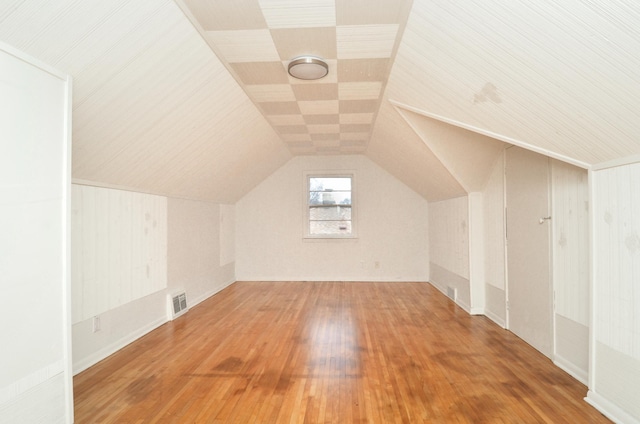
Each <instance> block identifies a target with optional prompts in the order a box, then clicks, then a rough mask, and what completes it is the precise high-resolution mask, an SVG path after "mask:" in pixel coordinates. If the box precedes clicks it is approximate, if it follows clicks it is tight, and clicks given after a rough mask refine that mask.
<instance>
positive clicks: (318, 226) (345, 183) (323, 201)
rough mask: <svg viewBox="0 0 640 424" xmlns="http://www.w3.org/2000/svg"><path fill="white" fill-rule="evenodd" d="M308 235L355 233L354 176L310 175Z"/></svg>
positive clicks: (320, 236) (329, 236)
mask: <svg viewBox="0 0 640 424" xmlns="http://www.w3.org/2000/svg"><path fill="white" fill-rule="evenodd" d="M307 187H308V190H307V229H306V236H307V237H316V238H340V237H353V236H354V225H353V217H354V216H353V176H352V175H309V176H308V177H307Z"/></svg>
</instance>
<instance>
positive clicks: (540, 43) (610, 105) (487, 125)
mask: <svg viewBox="0 0 640 424" xmlns="http://www.w3.org/2000/svg"><path fill="white" fill-rule="evenodd" d="M639 24H640V3H639V2H634V1H630V0H621V1H616V2H611V1H605V0H590V1H578V0H571V1H568V2H558V1H553V0H539V1H535V2H504V1H501V0H468V1H465V2H464V7H462V6H461V5H460V4H459V3H456V2H451V1H448V0H429V1H417V0H416V1H415V2H412V1H411V0H401V1H398V0H376V1H367V0H310V1H305V2H300V1H298V0H238V1H209V0H175V1H173V0H139V1H128V0H112V1H107V2H104V1H98V0H69V1H49V0H7V1H4V2H0V41H3V42H5V43H7V44H9V45H12V46H15V47H16V48H18V49H20V50H22V51H24V52H26V53H28V54H30V55H32V56H35V57H36V58H38V59H40V60H42V61H44V62H46V63H48V64H50V65H52V66H54V67H56V68H58V69H60V70H62V71H64V72H67V73H69V74H70V75H71V76H72V77H73V88H74V94H73V113H74V115H73V176H74V178H75V179H76V180H83V181H90V182H92V183H96V184H102V185H111V186H121V187H128V188H132V189H137V190H141V191H148V192H154V193H158V194H167V195H175V196H180V197H190V198H199V199H207V200H215V201H224V202H233V201H234V200H235V199H238V198H239V197H240V196H242V195H243V193H245V192H247V191H248V190H250V189H251V187H253V186H254V185H255V184H257V183H258V182H259V181H260V180H261V179H262V178H264V177H265V176H266V175H268V174H269V173H270V172H272V171H273V170H275V169H277V167H279V166H280V165H281V164H283V163H284V162H286V161H287V160H288V159H289V158H290V157H291V156H292V155H299V154H352V153H364V154H367V155H368V156H369V157H370V158H371V159H373V160H374V161H376V162H377V163H378V164H379V165H381V166H383V167H384V168H386V169H387V170H388V171H389V172H391V173H393V174H394V175H395V176H396V177H398V178H399V179H401V180H402V181H404V182H405V183H406V184H407V185H409V186H410V187H412V188H413V189H414V190H415V191H417V192H418V193H420V194H421V195H423V196H424V197H425V198H427V199H429V200H439V199H444V198H450V197H457V196H460V195H461V194H464V193H465V192H467V191H473V190H477V189H478V188H479V187H480V186H481V185H482V181H483V179H484V178H485V174H484V171H486V168H487V167H488V166H489V165H488V163H489V162H490V160H491V157H492V154H493V152H494V147H496V146H500V145H501V144H500V142H497V141H496V142H494V141H492V140H490V139H491V138H493V139H496V140H501V141H503V142H508V143H512V144H516V145H520V146H523V147H526V148H529V149H532V150H535V151H537V152H541V153H544V154H548V155H549V156H552V157H555V158H558V159H561V160H566V161H568V162H571V163H574V164H577V165H579V166H583V167H589V166H591V165H595V164H599V163H603V162H608V161H612V160H616V159H620V158H624V157H626V156H631V155H640V141H639V140H640V120H639V119H637V117H638V116H640V103H639V102H638V98H640V72H638V69H640V31H638V29H637V28H638V25H639ZM301 54H312V55H317V56H321V57H323V58H325V59H326V60H327V63H328V66H329V74H328V75H327V76H326V77H325V78H323V79H321V80H319V81H304V80H299V79H295V78H293V77H291V76H289V75H288V74H287V66H288V64H289V61H290V60H291V59H292V58H293V57H295V56H298V55H301ZM396 108H401V109H404V110H405V111H403V112H402V115H403V116H404V118H403V116H401V115H400V113H398V112H397V111H396ZM487 137H489V138H487ZM471 152H475V153H473V154H472V153H471ZM472 159H473V160H472Z"/></svg>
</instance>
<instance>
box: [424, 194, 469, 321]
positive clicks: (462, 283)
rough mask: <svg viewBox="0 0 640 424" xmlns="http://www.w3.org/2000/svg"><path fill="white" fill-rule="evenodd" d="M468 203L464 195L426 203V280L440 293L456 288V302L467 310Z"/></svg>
mask: <svg viewBox="0 0 640 424" xmlns="http://www.w3.org/2000/svg"><path fill="white" fill-rule="evenodd" d="M468 219H469V203H468V198H467V196H463V197H458V198H455V199H449V200H443V201H440V202H432V203H429V252H430V265H429V268H430V271H431V274H430V278H429V281H430V282H431V283H432V284H433V285H434V286H435V287H437V288H438V289H440V290H441V291H442V292H443V293H446V292H447V288H448V287H451V288H455V289H456V290H457V298H456V301H457V303H458V304H459V305H460V306H462V307H463V308H464V309H465V310H467V311H470V308H471V306H470V305H471V298H470V296H471V293H470V288H469V222H468Z"/></svg>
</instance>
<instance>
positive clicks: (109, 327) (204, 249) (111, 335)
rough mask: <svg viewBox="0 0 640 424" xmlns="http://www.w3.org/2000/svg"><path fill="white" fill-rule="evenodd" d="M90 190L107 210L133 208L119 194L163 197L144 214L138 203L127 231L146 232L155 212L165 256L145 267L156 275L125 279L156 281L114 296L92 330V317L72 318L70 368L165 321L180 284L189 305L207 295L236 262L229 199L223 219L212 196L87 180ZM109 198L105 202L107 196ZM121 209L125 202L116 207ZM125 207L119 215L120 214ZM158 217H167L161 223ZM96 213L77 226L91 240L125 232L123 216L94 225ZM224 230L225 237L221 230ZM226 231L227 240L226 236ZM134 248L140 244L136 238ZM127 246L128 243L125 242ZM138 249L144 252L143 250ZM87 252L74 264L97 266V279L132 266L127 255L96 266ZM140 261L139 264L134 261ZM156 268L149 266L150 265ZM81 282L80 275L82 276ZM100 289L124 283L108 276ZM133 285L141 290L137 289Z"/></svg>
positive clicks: (109, 291) (230, 277)
mask: <svg viewBox="0 0 640 424" xmlns="http://www.w3.org/2000/svg"><path fill="white" fill-rule="evenodd" d="M83 189H84V191H85V193H86V192H87V191H90V192H94V195H93V196H88V198H89V199H94V200H96V199H100V200H99V204H100V206H101V207H103V208H104V209H105V210H108V211H110V214H111V215H110V216H111V217H116V216H120V217H121V216H130V215H129V214H130V212H131V207H130V205H131V202H123V199H125V198H127V197H129V196H133V197H132V199H137V201H134V203H136V202H137V203H138V204H140V205H143V204H145V203H147V202H149V201H151V202H152V203H151V204H155V205H160V206H159V209H162V205H164V211H162V210H159V209H158V208H156V209H155V212H153V213H152V212H149V219H146V216H147V215H146V214H147V212H145V210H144V208H141V207H140V208H137V209H136V210H137V211H138V213H139V214H140V216H139V217H138V218H131V219H128V220H126V222H127V225H126V226H125V228H126V229H127V231H126V232H127V233H131V234H142V235H144V234H148V232H149V231H147V232H145V229H147V230H150V228H152V227H153V222H154V221H155V219H154V218H155V217H158V220H157V222H156V228H158V227H160V226H164V227H165V229H166V230H165V232H164V234H165V236H164V237H160V238H156V239H154V240H156V241H157V240H162V245H161V246H158V245H157V243H156V242H154V243H151V245H153V246H156V248H155V251H156V252H166V253H164V255H165V256H166V258H165V259H166V260H165V261H164V262H162V263H163V264H164V265H163V266H162V267H156V268H155V271H153V272H150V273H149V274H148V275H149V276H151V277H152V278H153V279H155V281H152V282H150V283H149V284H147V283H148V282H147V281H145V279H146V276H147V274H146V272H144V273H143V274H142V277H144V278H143V280H139V281H138V280H135V279H128V280H127V281H130V282H131V283H132V284H136V281H138V284H139V285H142V286H143V287H148V286H153V287H155V288H156V289H155V290H153V291H152V292H150V293H149V292H147V293H146V294H144V295H142V296H137V297H135V298H129V299H128V300H127V301H125V302H120V303H119V304H113V305H112V306H110V307H109V308H107V309H106V310H102V312H99V313H97V317H98V318H99V320H100V327H101V328H100V331H97V332H94V331H93V317H89V318H88V319H81V320H78V322H76V323H74V326H73V358H74V371H75V372H76V373H77V372H80V371H82V370H84V369H86V368H88V367H89V366H91V365H93V364H95V363H96V362H98V361H100V360H102V359H104V358H105V357H107V356H109V355H110V354H112V353H114V352H115V351H117V350H118V349H121V348H122V347H124V346H125V345H127V344H128V343H131V342H132V341H134V340H135V339H137V338H139V337H141V336H143V335H144V334H146V333H148V332H149V331H151V330H153V329H154V328H156V327H158V326H160V325H162V324H163V323H165V322H166V321H167V319H168V315H167V296H168V295H170V294H171V293H172V292H173V291H175V290H177V289H184V290H186V292H187V298H188V300H189V305H190V306H191V307H193V306H194V305H195V304H197V303H199V302H201V301H202V300H204V299H206V298H207V297H209V296H211V295H213V294H215V293H216V292H218V291H219V290H221V289H223V288H224V287H226V286H227V285H229V284H230V283H232V282H233V281H234V265H235V264H234V262H233V261H232V260H230V258H231V259H232V254H231V253H228V252H229V251H230V252H233V250H234V246H233V244H234V242H233V238H232V237H231V238H230V237H229V234H228V233H229V232H231V234H233V230H230V229H229V228H227V225H228V224H227V223H229V222H230V223H233V220H234V216H233V207H228V206H225V207H224V209H225V211H226V213H225V216H226V219H224V220H222V218H221V212H220V211H221V206H220V205H218V204H214V203H208V202H198V201H189V200H182V199H173V198H165V197H160V196H151V197H148V196H149V195H143V194H141V193H128V192H122V191H119V190H112V189H108V190H109V192H110V195H109V196H96V195H95V193H97V192H101V193H102V191H103V190H107V189H102V188H95V187H84V188H83ZM75 192H76V193H79V192H80V191H79V190H76V191H75ZM105 202H106V203H105ZM81 204H82V205H84V206H86V207H87V210H95V209H96V205H95V204H93V205H92V204H86V198H84V201H83V202H82V203H81ZM120 209H122V210H120ZM123 214H124V215H123ZM161 217H164V220H165V222H164V223H162V224H161V223H160V220H161V219H162V218H161ZM95 222H96V221H86V220H83V221H82V225H80V228H79V229H80V230H81V231H82V233H83V234H87V235H89V236H88V237H87V239H88V240H89V241H90V242H91V244H92V245H94V246H101V245H104V244H106V245H107V246H110V241H111V240H113V239H114V238H115V239H117V238H118V237H119V236H120V235H121V234H122V229H121V228H119V227H120V225H121V224H123V223H124V221H123V220H122V219H119V220H114V221H110V222H109V226H110V230H109V231H108V232H105V231H96V230H97V228H96V226H95ZM223 233H227V235H226V236H225V237H222V236H221V234H223ZM229 239H230V240H229ZM221 240H225V242H224V243H225V246H226V247H225V249H226V250H227V253H226V254H225V255H221V247H220V246H221ZM137 246H138V248H140V246H142V244H141V243H138V244H137ZM99 249H107V251H108V247H106V248H105V247H100V248H99ZM143 251H144V249H140V250H139V251H138V252H137V253H136V254H137V255H142V252H143ZM130 252H131V250H130ZM221 256H225V257H226V261H227V262H226V264H224V265H221ZM141 257H143V258H145V257H146V256H145V255H142V256H141ZM86 258H90V256H82V255H79V257H78V261H79V262H80V263H79V264H77V266H79V267H88V268H90V269H94V268H95V269H96V278H95V279H94V281H95V280H101V279H102V280H103V279H113V278H115V279H118V278H122V277H121V276H122V275H127V274H128V273H127V272H125V271H127V270H128V269H131V261H123V260H121V261H119V262H109V263H110V264H112V265H113V264H118V266H119V267H120V268H121V269H120V270H108V271H107V270H106V269H104V268H101V267H97V268H96V267H93V268H92V263H89V264H82V261H83V260H84V259H86ZM141 267H142V269H143V270H146V269H147V266H146V263H142V265H141ZM138 268H139V267H138ZM150 268H153V266H150ZM80 285H82V283H80ZM104 287H106V289H105V290H106V291H105V293H104V295H105V296H107V297H110V296H111V295H117V293H119V292H120V291H122V287H123V286H122V285H121V284H118V281H112V282H111V283H109V284H106V285H105V286H104ZM133 291H134V292H140V291H139V290H138V289H135V290H133ZM81 294H82V293H77V295H76V296H74V304H75V305H74V308H78V307H79V306H78V305H77V303H82V302H83V299H82V296H81Z"/></svg>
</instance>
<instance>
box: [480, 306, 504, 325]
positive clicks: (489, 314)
mask: <svg viewBox="0 0 640 424" xmlns="http://www.w3.org/2000/svg"><path fill="white" fill-rule="evenodd" d="M484 316H486V317H487V318H489V319H490V320H491V321H493V322H494V323H495V324H497V325H499V326H500V327H501V328H504V329H506V328H507V323H506V321H505V320H504V319H502V318H500V317H499V316H498V315H496V314H495V313H493V312H492V311H490V310H489V309H486V308H485V310H484Z"/></svg>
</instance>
